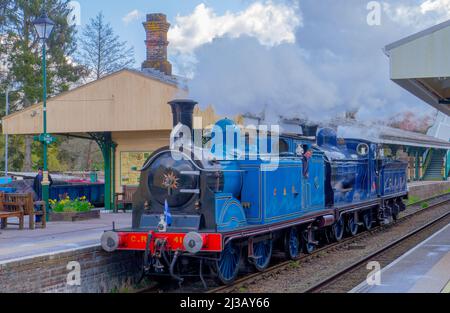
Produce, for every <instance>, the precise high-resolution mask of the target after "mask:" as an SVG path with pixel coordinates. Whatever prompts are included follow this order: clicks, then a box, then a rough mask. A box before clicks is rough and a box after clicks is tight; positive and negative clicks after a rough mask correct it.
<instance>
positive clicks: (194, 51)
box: [79, 0, 450, 120]
mask: <svg viewBox="0 0 450 313" xmlns="http://www.w3.org/2000/svg"><path fill="white" fill-rule="evenodd" d="M79 2H80V4H81V20H82V25H84V24H85V23H87V22H88V20H89V18H91V17H93V16H95V15H96V14H97V13H98V12H99V11H103V13H104V15H105V18H106V19H107V21H109V22H110V23H111V24H112V25H113V28H114V29H115V31H116V33H117V34H118V35H120V37H121V39H122V40H126V41H128V43H129V44H130V45H132V46H134V48H135V52H136V67H139V66H140V64H141V63H142V61H143V60H144V57H145V46H144V39H145V32H144V29H143V26H142V22H143V21H144V20H145V14H146V13H165V14H166V15H167V16H168V19H169V22H171V24H172V28H171V31H170V33H169V40H170V42H171V44H170V46H169V53H170V55H169V58H170V61H171V62H172V63H173V65H174V70H175V73H176V74H179V75H182V76H186V77H189V78H192V80H191V82H190V90H191V97H193V98H195V99H196V100H199V101H200V104H201V105H202V106H206V105H208V104H213V105H214V106H215V108H216V110H217V111H218V112H219V113H220V114H226V115H230V116H233V114H238V113H242V112H248V113H254V114H259V113H261V112H262V111H266V113H267V114H270V115H271V116H278V115H285V114H286V112H289V116H290V117H304V116H308V117H310V118H311V119H324V118H333V117H335V116H336V115H339V114H342V113H343V112H345V111H348V110H358V112H359V113H358V118H359V119H361V120H386V119H389V118H391V117H395V116H399V114H401V113H403V112H406V111H413V112H414V113H415V114H416V115H417V116H418V117H423V116H425V115H430V116H432V115H433V114H434V110H432V109H430V107H429V106H427V105H426V104H424V103H422V102H421V101H420V100H418V99H416V98H415V97H413V96H412V95H410V94H408V93H407V92H406V91H404V90H403V89H401V88H400V87H399V86H397V85H396V84H394V83H393V82H391V81H390V80H389V60H388V58H387V57H386V56H385V55H384V53H383V51H382V49H383V47H385V46H386V45H387V44H389V43H392V42H394V41H396V40H399V39H401V38H402V37H404V36H407V35H410V34H413V33H415V32H418V31H420V30H423V29H425V28H427V27H430V26H432V25H435V24H438V23H439V22H442V21H445V20H447V19H449V18H450V0H392V1H368V0H340V1H336V0H254V1H251V0H226V1H223V0H221V1H219V0H209V1H201V0H200V1H199V0H153V1H143V0H127V1H107V0H79ZM369 3H372V6H370V8H372V7H373V3H375V5H376V6H378V7H377V8H378V11H377V12H378V13H379V14H378V15H379V18H380V19H379V22H380V23H379V24H377V25H369V24H368V22H367V16H368V14H369V13H370V12H372V11H371V9H370V8H369V9H368V4H369ZM127 15H128V16H129V17H130V18H129V20H128V22H126V21H125V20H124V18H125V17H126V16H127Z"/></svg>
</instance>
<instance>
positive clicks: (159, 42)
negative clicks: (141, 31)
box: [142, 14, 172, 75]
mask: <svg viewBox="0 0 450 313" xmlns="http://www.w3.org/2000/svg"><path fill="white" fill-rule="evenodd" d="M143 24H144V28H145V32H146V34H147V40H146V41H145V45H146V46H147V60H145V62H144V63H143V64H142V69H146V68H152V69H156V70H158V71H161V72H163V73H165V74H166V75H172V64H170V62H169V61H168V60H167V46H168V45H169V42H168V41H167V32H168V31H169V28H170V24H169V23H168V22H167V17H166V15H164V14H148V15H147V21H146V22H144V23H143Z"/></svg>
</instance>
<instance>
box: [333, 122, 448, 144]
mask: <svg viewBox="0 0 450 313" xmlns="http://www.w3.org/2000/svg"><path fill="white" fill-rule="evenodd" d="M338 137H341V138H354V139H362V140H367V141H370V142H374V143H379V144H385V145H396V146H406V147H418V148H432V149H441V150H449V149H450V142H448V141H445V140H441V139H438V138H435V137H431V136H427V135H424V134H420V133H415V132H409V131H405V130H401V129H397V128H391V127H386V126H371V127H364V126H359V125H358V126H340V127H339V128H338Z"/></svg>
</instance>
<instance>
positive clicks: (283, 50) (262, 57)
mask: <svg viewBox="0 0 450 313" xmlns="http://www.w3.org/2000/svg"><path fill="white" fill-rule="evenodd" d="M197 58H198V60H199V62H198V64H197V69H196V74H195V77H194V79H193V80H192V81H191V82H190V95H191V97H193V98H195V99H197V100H198V101H199V102H200V104H201V105H202V106H206V105H209V104H213V105H214V107H215V108H216V110H217V111H218V113H219V114H222V115H227V116H230V117H233V116H234V115H236V114H237V113H244V114H246V113H250V114H255V115H261V114H262V113H265V116H266V119H269V118H271V119H272V121H273V122H277V121H278V117H279V116H285V117H306V116H308V117H309V118H310V119H313V120H314V119H315V120H320V119H323V118H324V117H325V115H327V116H329V117H331V116H333V113H334V112H337V111H339V109H343V108H339V106H340V103H342V101H340V99H339V95H338V91H337V87H336V85H335V84H334V83H333V82H330V81H327V80H325V79H323V78H321V77H319V76H317V74H316V72H315V71H314V70H313V69H311V67H310V65H308V63H307V57H306V55H305V52H304V51H302V50H301V49H300V48H299V47H297V46H295V45H289V44H284V45H279V46H276V47H273V48H267V47H264V46H262V45H261V44H260V43H258V41H257V40H256V39H254V38H248V37H242V38H239V39H228V38H222V39H217V40H215V41H214V42H213V43H211V44H208V45H205V46H203V47H202V48H200V49H199V50H198V52H197Z"/></svg>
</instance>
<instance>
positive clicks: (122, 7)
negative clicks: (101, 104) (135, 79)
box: [78, 0, 251, 66]
mask: <svg viewBox="0 0 450 313" xmlns="http://www.w3.org/2000/svg"><path fill="white" fill-rule="evenodd" d="M78 2H79V3H80V5H81V23H82V25H81V27H83V25H85V24H86V23H87V22H88V21H89V19H90V18H92V17H94V16H95V15H97V13H98V12H100V11H103V13H104V15H105V19H106V20H107V21H108V22H110V23H111V24H112V26H113V27H114V30H115V31H116V33H117V34H118V35H119V36H120V37H121V39H122V40H126V41H127V42H128V43H129V44H130V45H131V46H134V48H135V53H136V61H137V63H138V64H140V63H141V62H142V61H143V59H144V57H145V47H144V38H145V32H144V28H143V26H142V22H143V21H144V20H145V16H142V17H141V18H140V19H136V20H134V21H132V22H130V23H128V24H127V23H125V22H123V20H122V19H123V18H124V17H125V16H126V15H127V14H128V13H130V12H132V11H134V10H138V11H139V12H140V13H141V14H146V13H164V14H166V15H167V18H168V19H169V21H173V20H174V18H175V17H176V16H177V15H178V14H180V15H188V14H190V13H192V11H193V10H194V8H195V7H196V6H197V5H198V4H200V3H205V4H207V5H208V6H211V7H213V8H214V10H215V11H216V12H217V13H218V14H223V13H224V12H225V11H227V10H230V11H239V10H241V9H243V8H244V7H245V6H247V5H248V3H249V2H251V1H245V0H226V1H224V0H207V1H197V0H127V1H117V0H78ZM137 66H138V65H137Z"/></svg>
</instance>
